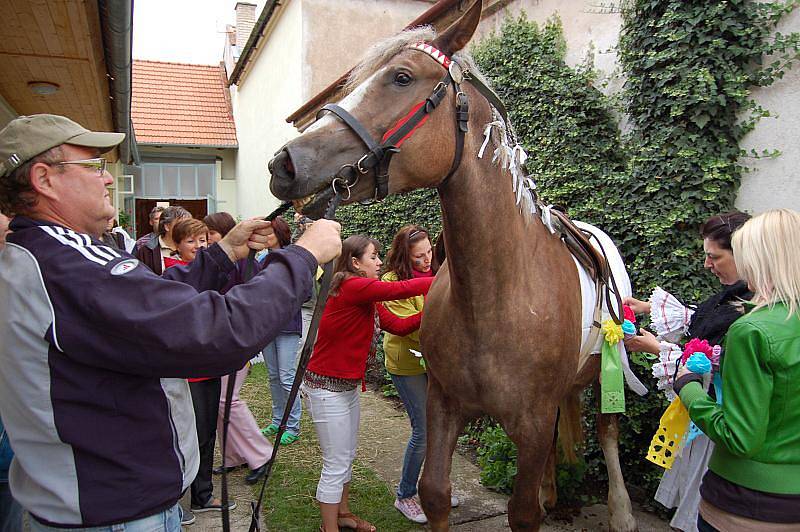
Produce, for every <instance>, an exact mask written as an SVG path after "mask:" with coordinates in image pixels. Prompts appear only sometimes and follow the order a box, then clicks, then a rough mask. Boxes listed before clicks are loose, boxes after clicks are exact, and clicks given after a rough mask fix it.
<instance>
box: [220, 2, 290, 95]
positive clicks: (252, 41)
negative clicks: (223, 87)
mask: <svg viewBox="0 0 800 532" xmlns="http://www.w3.org/2000/svg"><path fill="white" fill-rule="evenodd" d="M285 1H286V0H267V3H266V4H264V9H262V10H261V14H260V15H259V16H258V20H257V21H256V23H255V25H254V26H253V30H252V31H251V32H250V37H248V38H247V43H246V44H245V45H244V49H242V53H241V54H240V55H239V60H238V61H236V66H234V67H233V72H231V79H229V80H228V86H229V87H230V86H231V85H236V84H237V83H238V82H239V78H240V77H241V75H242V72H243V71H244V68H245V65H247V63H248V62H249V61H250V58H251V57H252V55H253V52H255V51H256V47H257V45H258V41H260V40H261V37H262V35H261V34H262V33H263V32H264V28H266V27H267V24H268V23H269V21H270V19H271V18H272V15H273V14H274V13H275V9H276V8H277V7H278V6H280V5H281V4H282V2H285Z"/></svg>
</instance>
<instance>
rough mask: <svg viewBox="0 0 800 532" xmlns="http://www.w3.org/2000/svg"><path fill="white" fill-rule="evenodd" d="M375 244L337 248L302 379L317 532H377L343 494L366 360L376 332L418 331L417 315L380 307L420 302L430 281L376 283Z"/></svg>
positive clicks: (356, 241) (352, 240)
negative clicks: (312, 448)
mask: <svg viewBox="0 0 800 532" xmlns="http://www.w3.org/2000/svg"><path fill="white" fill-rule="evenodd" d="M379 252H380V244H379V243H378V241H377V240H375V239H373V238H369V237H367V236H363V235H354V236H351V237H349V238H347V239H346V240H345V241H344V242H343V243H342V254H341V255H340V256H339V258H338V259H337V261H336V268H335V273H334V275H333V279H332V281H331V290H330V294H331V295H330V298H329V299H328V302H327V304H326V306H325V312H324V313H323V315H322V319H321V321H320V326H319V335H318V337H317V342H316V344H314V353H313V355H312V356H311V360H310V361H309V364H308V370H307V371H306V374H305V377H304V379H303V388H302V396H303V398H304V400H305V403H306V410H307V411H308V412H310V413H311V418H312V420H313V421H314V428H315V430H316V432H317V437H318V439H319V444H320V447H321V448H322V474H321V476H320V479H319V483H318V484H317V495H316V496H317V500H318V501H319V503H320V512H321V514H322V526H321V527H320V530H321V531H322V532H336V531H338V530H339V527H340V526H342V527H348V528H353V529H355V530H357V531H358V532H370V531H374V530H375V527H374V526H373V525H372V524H370V523H368V522H367V521H364V520H363V519H361V518H359V517H357V516H356V515H354V514H353V513H352V512H350V507H349V503H348V495H349V491H350V479H351V477H352V471H353V460H354V458H355V456H356V447H357V444H358V423H359V417H360V404H359V395H358V394H359V392H358V387H359V385H361V386H362V390H363V389H364V387H363V382H364V373H365V371H366V367H367V360H368V359H373V358H374V356H375V348H376V347H377V342H378V337H379V336H380V330H381V329H384V330H386V331H389V332H391V333H392V334H396V335H399V336H405V335H407V334H410V333H411V332H413V331H415V330H417V329H418V328H419V323H420V319H421V317H422V313H418V314H414V315H413V316H409V317H407V318H398V317H397V316H395V315H394V314H392V313H391V312H389V311H388V310H386V308H385V307H384V306H383V305H380V304H379V302H381V301H391V300H394V299H404V298H407V297H412V296H417V295H424V294H427V293H428V289H429V288H430V286H431V283H432V282H433V278H431V277H427V278H420V279H410V280H407V281H398V282H383V281H379V280H378V276H379V275H380V268H381V264H382V262H381V259H380V256H379Z"/></svg>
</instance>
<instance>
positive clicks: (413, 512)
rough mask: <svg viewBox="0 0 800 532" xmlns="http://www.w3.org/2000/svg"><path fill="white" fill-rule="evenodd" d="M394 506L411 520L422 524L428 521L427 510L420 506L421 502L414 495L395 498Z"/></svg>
mask: <svg viewBox="0 0 800 532" xmlns="http://www.w3.org/2000/svg"><path fill="white" fill-rule="evenodd" d="M394 507H395V508H397V510H398V511H399V512H400V513H401V514H403V516H405V518H406V519H408V520H409V521H412V522H414V523H418V524H420V525H423V524H425V523H427V522H428V518H427V517H425V512H423V511H422V508H420V505H419V503H418V502H417V500H416V499H415V498H414V497H409V498H407V499H395V501H394Z"/></svg>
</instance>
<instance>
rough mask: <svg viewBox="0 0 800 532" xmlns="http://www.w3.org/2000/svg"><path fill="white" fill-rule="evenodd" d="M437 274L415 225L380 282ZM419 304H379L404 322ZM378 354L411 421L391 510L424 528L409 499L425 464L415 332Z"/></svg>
mask: <svg viewBox="0 0 800 532" xmlns="http://www.w3.org/2000/svg"><path fill="white" fill-rule="evenodd" d="M438 269H439V264H438V263H437V262H436V260H435V258H434V257H433V252H432V247H431V240H430V237H429V236H428V232H427V231H426V230H425V229H423V228H422V227H420V226H419V225H407V226H405V227H403V228H401V229H400V230H399V231H398V232H397V234H396V235H395V236H394V240H392V247H391V249H389V253H388V254H387V255H386V273H385V274H384V275H383V277H382V279H383V280H384V281H402V280H406V279H414V278H416V277H433V276H434V275H436V271H437V270H438ZM423 303H424V298H423V297H422V296H417V297H411V298H408V299H402V300H398V301H387V302H385V303H384V305H385V306H386V308H387V309H389V310H390V311H391V312H392V313H394V314H395V315H397V316H399V317H401V318H404V317H407V316H411V315H413V314H416V313H417V312H420V311H421V310H422V305H423ZM415 351H416V353H417V354H415V353H414V352H415ZM383 352H384V354H385V363H386V371H388V372H389V375H390V376H391V378H392V382H393V383H394V386H395V388H396V389H397V393H398V394H399V395H400V399H401V400H402V401H403V405H404V406H405V408H406V412H407V413H408V417H409V419H410V420H411V438H410V439H409V440H408V446H407V447H406V454H405V457H404V459H403V472H402V476H401V480H400V485H399V486H398V487H397V500H395V502H394V506H395V508H397V510H399V511H400V513H402V514H403V515H404V516H405V517H406V518H408V519H410V520H411V521H414V522H415V523H425V522H426V521H427V518H426V517H425V513H424V512H423V511H422V508H421V507H420V505H419V503H418V502H417V500H416V499H415V498H414V496H415V495H416V494H417V480H418V479H419V472H420V470H421V469H422V463H423V462H424V461H425V438H426V434H425V405H426V400H427V395H428V376H427V374H426V373H425V367H424V366H423V365H422V363H421V362H422V358H421V357H420V356H418V354H419V353H420V345H419V332H418V331H417V332H414V333H412V334H409V335H408V336H395V335H394V334H389V333H386V335H385V336H384V339H383ZM453 502H455V501H453Z"/></svg>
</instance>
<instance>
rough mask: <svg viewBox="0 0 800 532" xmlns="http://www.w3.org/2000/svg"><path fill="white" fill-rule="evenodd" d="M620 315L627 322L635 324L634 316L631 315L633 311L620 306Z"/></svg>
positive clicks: (626, 306) (627, 307) (625, 306)
mask: <svg viewBox="0 0 800 532" xmlns="http://www.w3.org/2000/svg"><path fill="white" fill-rule="evenodd" d="M622 314H623V315H624V316H625V319H626V320H628V321H629V322H631V323H636V314H634V313H633V309H632V308H631V307H629V306H628V305H622Z"/></svg>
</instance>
